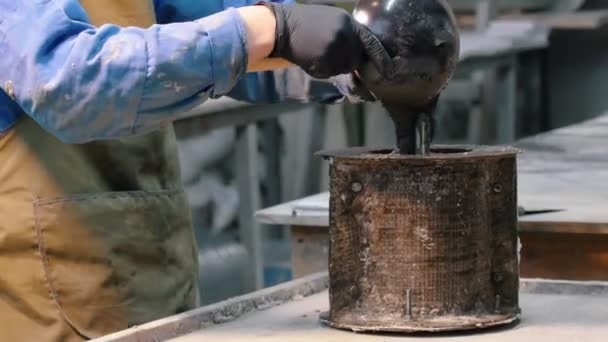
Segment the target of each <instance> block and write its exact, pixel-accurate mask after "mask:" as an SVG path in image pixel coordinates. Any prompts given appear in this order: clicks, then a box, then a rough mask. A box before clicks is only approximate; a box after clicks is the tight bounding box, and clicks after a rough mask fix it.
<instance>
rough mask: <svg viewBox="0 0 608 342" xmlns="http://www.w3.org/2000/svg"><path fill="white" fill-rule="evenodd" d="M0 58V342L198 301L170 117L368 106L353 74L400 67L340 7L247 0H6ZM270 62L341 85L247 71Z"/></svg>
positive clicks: (60, 333) (78, 333)
mask: <svg viewBox="0 0 608 342" xmlns="http://www.w3.org/2000/svg"><path fill="white" fill-rule="evenodd" d="M246 5H248V6H246ZM0 51H2V58H0V87H1V88H2V91H0V340H1V341H79V340H83V339H89V338H95V337H99V336H102V335H106V334H109V333H112V332H115V331H119V330H122V329H126V328H128V327H129V326H132V325H138V324H142V323H145V322H149V321H151V320H155V319H159V318H162V317H165V316H169V315H173V314H176V313H179V312H183V311H185V310H189V309H193V308H195V307H196V306H197V300H198V298H197V293H198V291H197V277H198V275H197V264H196V263H197V251H196V246H195V241H194V235H193V229H192V226H191V218H190V212H189V206H188V202H187V199H186V198H185V196H184V193H183V191H182V185H181V182H180V177H179V174H180V172H179V166H178V163H177V153H176V139H175V136H174V132H173V129H172V125H171V123H172V121H173V120H175V119H176V118H177V117H178V116H179V114H180V113H182V112H184V111H185V110H187V109H190V108H193V107H194V106H196V105H199V104H200V103H202V102H204V101H205V100H207V99H209V98H218V97H221V96H223V95H228V96H232V97H234V98H237V99H241V100H249V101H254V102H277V101H284V100H289V99H297V100H300V101H318V102H337V101H340V100H341V99H343V98H345V97H347V98H349V99H350V100H352V101H359V100H361V101H363V100H372V99H373V97H372V96H371V95H370V94H369V92H366V91H365V89H364V87H362V86H361V85H360V84H358V83H357V82H356V78H353V77H350V76H349V77H344V75H352V72H353V71H354V70H356V69H357V68H359V67H360V66H361V65H362V63H366V62H368V61H370V62H372V63H374V65H376V66H377V68H378V70H379V71H380V72H381V74H385V73H386V72H387V71H388V66H389V65H390V57H388V54H387V52H386V51H385V50H384V48H383V47H382V46H381V44H380V43H378V42H377V40H376V39H375V38H374V37H373V35H371V34H370V33H369V32H368V31H367V30H366V29H365V28H364V27H362V26H361V25H359V24H358V23H357V22H355V21H354V20H353V18H352V17H351V16H350V15H349V14H347V12H345V11H344V10H341V9H338V8H335V7H325V6H314V5H294V4H289V3H278V2H275V3H259V4H258V3H254V1H245V0H241V1H238V0H234V1H228V0H225V1H220V0H196V1H195V0H192V1H190V0H157V1H151V0H105V1H104V0H80V1H78V0H44V1H41V0H36V1H34V0H27V1H19V0H0ZM269 56H270V57H278V58H283V59H286V60H288V61H290V62H291V63H293V64H295V65H297V66H299V67H300V68H301V69H302V70H304V71H305V72H306V73H308V74H309V75H311V76H312V77H314V78H322V79H330V80H331V82H334V83H335V84H334V85H331V86H329V85H330V83H328V82H316V81H315V80H314V79H312V78H308V79H307V80H306V81H305V82H306V84H302V83H300V84H297V85H295V86H292V85H288V86H286V87H275V84H277V82H275V79H274V77H273V74H272V73H269V72H265V73H253V74H249V75H246V71H247V69H248V66H251V65H254V64H256V63H258V62H260V61H263V60H264V59H265V58H267V57H269ZM334 76H335V78H334V79H332V77H334ZM357 99H359V100H357ZM201 148H204V146H201Z"/></svg>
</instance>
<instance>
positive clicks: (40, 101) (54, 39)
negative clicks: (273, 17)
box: [0, 0, 348, 143]
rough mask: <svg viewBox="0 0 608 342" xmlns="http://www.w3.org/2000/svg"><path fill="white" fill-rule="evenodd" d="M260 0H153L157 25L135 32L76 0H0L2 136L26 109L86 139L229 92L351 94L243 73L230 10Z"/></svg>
mask: <svg viewBox="0 0 608 342" xmlns="http://www.w3.org/2000/svg"><path fill="white" fill-rule="evenodd" d="M255 1H256V0H241V1H238V0H224V1H222V0H155V1H154V3H155V7H156V14H157V21H158V23H159V24H158V25H154V26H152V27H149V28H138V27H119V26H116V25H102V26H100V27H96V26H93V25H92V24H91V23H90V21H89V19H88V17H87V13H86V12H85V11H84V9H83V7H82V6H81V5H80V3H79V1H78V0H44V1H43V0H23V1H21V0H0V51H2V58H0V88H1V91H0V136H1V135H2V133H3V132H5V131H7V130H8V129H9V128H10V127H11V125H13V124H14V123H15V122H16V121H17V120H18V119H19V117H20V116H22V115H29V116H30V117H32V118H33V119H34V120H35V121H36V122H37V123H38V124H40V125H41V126H42V127H44V128H45V129H46V130H47V131H49V132H51V133H52V134H53V135H55V136H56V137H58V138H59V139H61V140H62V141H64V142H67V143H84V142H89V141H93V140H99V139H111V138H120V137H126V136H132V135H137V134H142V133H146V132H149V131H152V130H154V129H157V128H158V127H160V126H161V125H163V124H164V123H166V122H168V121H172V120H174V119H175V118H176V117H177V115H179V114H180V113H182V112H184V111H186V110H188V109H191V108H192V107H194V106H197V105H199V104H201V103H202V102H204V101H205V100H207V99H209V98H218V97H221V96H223V95H228V96H230V97H233V98H236V99H239V100H246V101H251V102H265V103H272V102H279V101H289V100H296V101H300V102H307V101H316V102H325V103H330V102H337V101H340V100H341V99H343V98H344V95H348V94H346V93H347V91H346V90H345V89H344V87H340V86H338V87H336V85H337V83H336V82H333V83H332V82H321V81H317V80H311V79H310V78H304V79H303V78H302V77H295V78H296V79H297V80H298V81H297V83H298V84H295V83H294V82H295V81H294V82H292V81H289V82H286V81H285V79H277V77H276V73H273V72H263V73H255V74H246V67H247V51H246V42H247V37H246V31H245V27H244V23H243V21H242V19H241V17H240V15H239V14H238V13H237V11H236V10H235V9H234V8H235V7H239V6H244V5H247V4H249V3H253V2H255ZM283 75H289V73H284V74H283ZM285 77H287V76H285ZM302 83H305V84H302ZM290 84H292V85H293V87H292V89H288V88H290Z"/></svg>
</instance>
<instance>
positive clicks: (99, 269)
mask: <svg viewBox="0 0 608 342" xmlns="http://www.w3.org/2000/svg"><path fill="white" fill-rule="evenodd" d="M81 3H82V4H83V6H85V8H86V10H87V13H88V14H89V17H90V19H91V21H92V23H93V24H95V25H101V24H103V23H106V22H110V23H115V24H119V25H122V26H127V25H129V26H135V25H138V26H142V27H147V26H150V25H152V24H153V23H154V18H155V16H154V9H153V6H152V2H151V1H148V0H106V1H100V0H81ZM179 175H180V172H179V165H178V160H177V144H176V139H175V134H174V131H173V127H172V126H166V127H164V128H162V129H160V130H158V131H156V132H153V133H150V134H147V135H144V136H139V137H133V138H127V139H119V140H111V141H97V142H92V143H87V144H81V145H69V144H64V143H62V142H61V141H59V140H58V139H56V138H55V137H53V136H52V135H51V134H49V133H48V132H46V131H45V130H44V129H42V128H41V127H40V126H39V125H38V124H37V123H35V122H34V121H33V120H31V119H30V118H28V117H26V116H25V115H24V116H23V117H22V118H21V119H20V120H19V121H18V122H17V123H16V125H15V126H14V127H13V128H11V129H10V130H9V131H8V132H6V133H5V134H4V135H2V136H0V341H82V340H85V339H88V338H94V337H99V336H103V335H106V334H109V333H112V332H115V331H119V330H122V329H126V328H128V327H129V326H131V325H137V324H142V323H145V322H148V321H151V320H155V319H159V318H161V317H166V316H169V315H173V314H176V313H179V312H183V311H185V310H189V309H192V308H195V307H196V306H197V304H198V291H197V269H198V267H197V257H196V256H197V250H196V244H195V239H194V233H193V230H192V224H191V214H190V209H189V206H188V202H187V199H186V196H185V194H184V192H183V190H182V185H181V180H180V176H179Z"/></svg>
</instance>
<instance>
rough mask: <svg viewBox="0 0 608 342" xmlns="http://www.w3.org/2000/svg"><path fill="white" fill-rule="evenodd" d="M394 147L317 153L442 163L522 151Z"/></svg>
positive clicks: (478, 147)
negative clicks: (405, 150)
mask: <svg viewBox="0 0 608 342" xmlns="http://www.w3.org/2000/svg"><path fill="white" fill-rule="evenodd" d="M394 150H395V149H394V148H393V147H384V148H371V147H350V148H345V149H337V150H324V151H319V152H317V153H315V155H317V156H321V157H323V158H326V159H339V160H353V161H357V160H378V161H383V160H390V161H397V160H399V161H409V162H413V161H442V160H454V159H459V160H462V159H464V160H467V159H480V158H491V157H505V156H516V155H518V154H520V153H521V150H519V149H517V148H515V147H513V146H486V145H432V146H431V154H430V155H425V156H422V155H408V154H398V153H391V151H394Z"/></svg>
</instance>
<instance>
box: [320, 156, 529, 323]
mask: <svg viewBox="0 0 608 342" xmlns="http://www.w3.org/2000/svg"><path fill="white" fill-rule="evenodd" d="M321 154H322V155H324V156H325V157H327V158H329V159H330V160H331V163H330V165H331V166H330V179H331V180H330V183H331V184H330V193H331V199H330V233H329V235H330V257H329V275H330V289H329V295H330V311H329V313H326V314H324V315H322V317H321V319H322V320H323V321H325V322H326V323H328V324H329V325H331V326H333V327H337V328H344V329H351V330H354V331H393V332H419V331H431V332H434V331H451V330H469V329H478V328H484V327H490V326H496V325H501V324H507V323H511V322H513V321H515V320H517V319H518V318H519V315H520V308H519V306H518V290H519V270H518V268H519V265H518V253H517V184H516V176H517V174H516V154H517V150H515V149H513V148H507V147H481V146H474V147H471V146H449V147H448V146H435V147H434V148H433V149H432V153H431V155H428V156H416V155H400V154H391V153H390V151H388V150H386V151H372V150H367V149H361V148H353V149H347V150H342V151H333V152H322V153H321Z"/></svg>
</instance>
